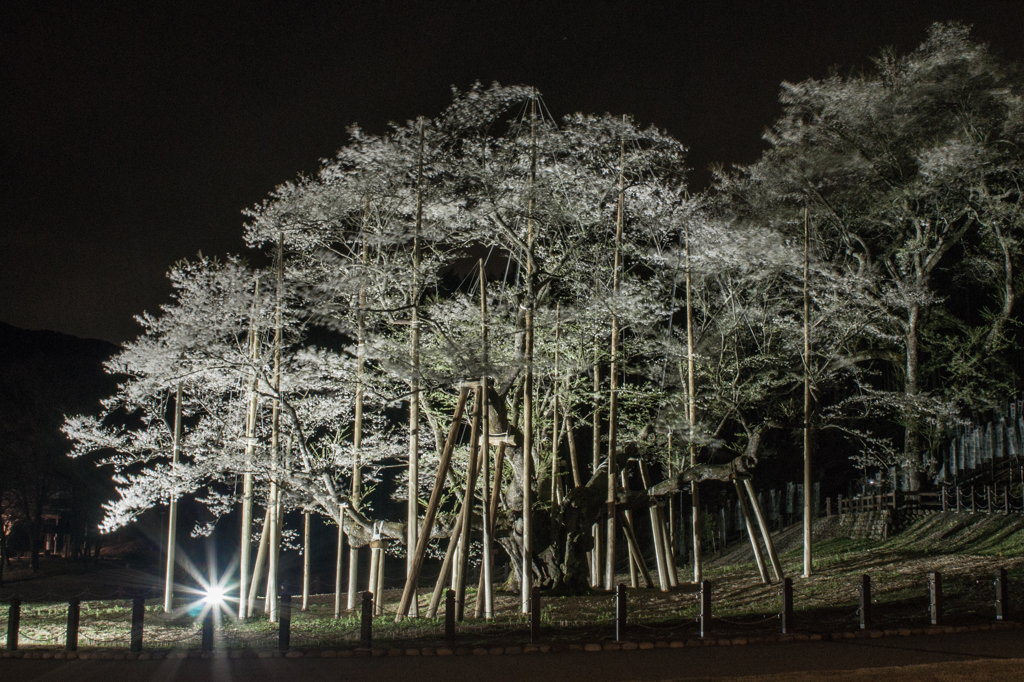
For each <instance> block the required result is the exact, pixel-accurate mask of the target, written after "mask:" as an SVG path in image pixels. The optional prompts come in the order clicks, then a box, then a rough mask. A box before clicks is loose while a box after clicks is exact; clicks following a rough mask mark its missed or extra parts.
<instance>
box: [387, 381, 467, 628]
mask: <svg viewBox="0 0 1024 682" xmlns="http://www.w3.org/2000/svg"><path fill="white" fill-rule="evenodd" d="M468 398H469V388H468V387H467V386H463V387H462V388H461V389H460V390H459V400H458V402H457V403H456V404H455V414H454V416H453V417H452V423H451V426H450V427H449V429H448V440H447V441H445V444H444V450H443V451H442V452H441V461H440V463H439V464H438V467H437V476H436V477H435V478H434V487H433V489H432V490H431V491H430V500H429V501H428V502H427V511H426V513H425V514H424V516H423V528H422V530H421V532H420V533H419V536H418V537H417V540H416V548H415V549H414V550H413V564H412V571H411V572H409V573H408V574H407V575H406V576H405V587H404V588H403V590H402V598H401V600H400V601H399V603H398V613H397V615H396V616H395V622H396V623H397V622H399V621H400V620H401V619H402V617H403V616H405V615H406V614H407V613H408V612H409V604H410V602H411V601H412V599H413V595H414V594H415V591H416V590H415V586H416V584H417V583H418V582H419V579H420V571H421V570H422V568H423V560H424V557H425V556H426V552H427V544H428V543H429V542H430V529H431V528H433V527H434V520H435V519H436V518H437V508H438V506H439V505H440V503H441V493H442V491H443V490H444V482H445V479H446V477H447V476H448V468H449V467H450V466H451V461H452V453H453V452H454V451H455V444H456V442H457V441H458V437H459V427H460V426H461V425H462V412H463V410H465V408H466V400H467V399H468ZM430 617H431V618H433V616H430Z"/></svg>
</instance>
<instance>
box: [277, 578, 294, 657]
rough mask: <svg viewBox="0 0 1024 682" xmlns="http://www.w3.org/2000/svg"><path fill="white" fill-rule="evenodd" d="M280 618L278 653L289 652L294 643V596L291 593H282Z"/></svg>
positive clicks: (279, 606) (279, 609) (279, 607)
mask: <svg viewBox="0 0 1024 682" xmlns="http://www.w3.org/2000/svg"><path fill="white" fill-rule="evenodd" d="M278 617H279V621H278V623H279V627H278V630H277V649H278V651H288V647H289V646H290V645H291V642H292V595H291V593H290V592H282V593H281V600H280V603H279V605H278Z"/></svg>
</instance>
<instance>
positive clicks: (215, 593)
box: [203, 584, 225, 608]
mask: <svg viewBox="0 0 1024 682" xmlns="http://www.w3.org/2000/svg"><path fill="white" fill-rule="evenodd" d="M224 597H225V595H224V587H223V586H221V585H217V584H214V585H210V586H209V587H207V588H206V596H204V597H203V601H204V602H206V604H207V605H209V606H210V607H211V608H217V607H221V606H224Z"/></svg>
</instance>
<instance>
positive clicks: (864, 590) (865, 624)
mask: <svg viewBox="0 0 1024 682" xmlns="http://www.w3.org/2000/svg"><path fill="white" fill-rule="evenodd" d="M869 627H871V578H870V577H869V576H866V575H862V576H861V577H860V629H861V630H867V629H868V628H869Z"/></svg>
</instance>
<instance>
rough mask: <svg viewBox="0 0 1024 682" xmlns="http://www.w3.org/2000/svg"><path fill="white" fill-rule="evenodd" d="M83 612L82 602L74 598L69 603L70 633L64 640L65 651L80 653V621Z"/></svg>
mask: <svg viewBox="0 0 1024 682" xmlns="http://www.w3.org/2000/svg"><path fill="white" fill-rule="evenodd" d="M81 611H82V600H81V599H79V598H78V597H72V598H71V600H70V601H68V632H67V637H66V638H65V640H64V649H65V651H78V619H79V616H80V614H81Z"/></svg>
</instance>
